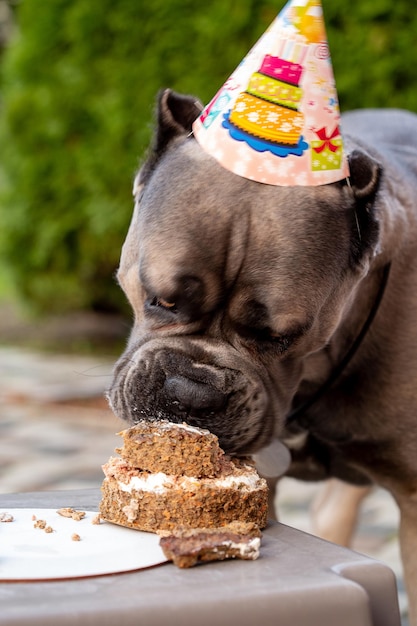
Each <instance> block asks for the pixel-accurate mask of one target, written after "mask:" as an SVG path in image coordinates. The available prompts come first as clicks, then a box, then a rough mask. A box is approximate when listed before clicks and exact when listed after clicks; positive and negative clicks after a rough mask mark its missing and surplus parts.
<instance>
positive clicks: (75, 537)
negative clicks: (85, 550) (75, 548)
mask: <svg viewBox="0 0 417 626" xmlns="http://www.w3.org/2000/svg"><path fill="white" fill-rule="evenodd" d="M71 539H72V540H73V541H81V537H80V535H78V534H77V533H72V535H71Z"/></svg>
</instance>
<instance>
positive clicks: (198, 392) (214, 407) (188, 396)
mask: <svg viewBox="0 0 417 626" xmlns="http://www.w3.org/2000/svg"><path fill="white" fill-rule="evenodd" d="M164 389H165V393H166V396H167V397H168V398H170V399H171V400H174V401H177V402H179V403H180V404H181V405H183V406H184V407H187V408H188V409H197V410H198V409H200V410H201V409H203V410H206V411H218V410H219V409H220V408H221V407H222V406H223V404H224V402H225V397H224V394H223V393H222V392H221V391H218V390H217V389H214V388H213V387H212V386H211V385H208V384H206V383H203V382H197V381H194V380H190V379H189V378H186V377H184V376H172V377H170V378H167V379H166V381H165V385H164Z"/></svg>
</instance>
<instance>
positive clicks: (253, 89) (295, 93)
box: [247, 72, 303, 110]
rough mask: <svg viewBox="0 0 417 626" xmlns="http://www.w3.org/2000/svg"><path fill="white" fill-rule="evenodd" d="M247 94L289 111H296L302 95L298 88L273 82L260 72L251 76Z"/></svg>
mask: <svg viewBox="0 0 417 626" xmlns="http://www.w3.org/2000/svg"><path fill="white" fill-rule="evenodd" d="M247 92H248V93H250V94H252V95H253V96H258V97H259V98H264V99H265V100H268V101H269V102H273V103H274V104H282V105H283V106H285V107H288V108H290V109H294V110H297V108H298V105H299V103H300V100H301V96H302V94H303V91H302V89H300V87H294V86H293V85H288V84H287V83H283V82H282V81H280V80H275V79H274V78H270V77H269V76H265V74H261V73H260V72H255V73H254V74H252V76H251V78H250V80H249V85H248V88H247Z"/></svg>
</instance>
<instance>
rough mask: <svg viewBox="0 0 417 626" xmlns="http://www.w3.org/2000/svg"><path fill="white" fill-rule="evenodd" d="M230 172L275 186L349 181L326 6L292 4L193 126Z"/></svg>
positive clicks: (310, 1)
mask: <svg viewBox="0 0 417 626" xmlns="http://www.w3.org/2000/svg"><path fill="white" fill-rule="evenodd" d="M193 132H194V136H195V138H196V139H197V141H198V142H199V143H200V145H201V147H202V148H203V149H204V150H205V151H206V152H208V153H209V154H210V155H212V156H213V157H214V158H215V159H217V161H218V162H219V163H220V164H221V165H222V166H223V167H225V168H226V169H228V170H230V171H232V172H234V173H235V174H238V175H239V176H243V177H244V178H249V179H250V180H255V181H258V182H260V183H265V184H269V185H282V186H294V185H323V184H327V183H332V182H336V181H338V180H342V179H344V178H346V177H347V176H348V175H349V169H348V164H347V159H346V155H345V154H344V150H343V139H342V136H341V133H340V111H339V103H338V98H337V92H336V86H335V81H334V76H333V68H332V64H331V59H330V53H329V47H328V43H327V36H326V31H325V27H324V20H323V11H322V6H321V2H320V0H290V1H289V2H288V3H287V4H286V6H285V7H284V8H283V10H282V11H281V12H280V13H279V15H278V17H277V18H276V19H275V20H274V22H273V23H272V24H271V26H270V27H269V28H268V30H267V31H266V32H265V33H264V35H263V36H262V37H261V38H260V39H259V41H258V42H257V43H256V44H255V46H254V47H253V48H252V50H251V51H250V52H249V54H248V55H247V56H246V57H245V58H244V59H243V61H242V62H241V63H240V65H239V66H238V67H237V68H236V70H235V71H234V72H233V74H232V75H231V76H230V78H229V79H228V80H227V81H226V83H225V84H224V85H223V87H222V88H221V89H220V91H219V92H218V93H217V94H216V96H215V97H214V98H213V100H212V101H211V102H210V103H209V104H208V105H207V107H206V108H205V109H204V110H203V112H202V114H201V115H200V117H199V118H198V119H197V120H196V121H195V122H194V125H193Z"/></svg>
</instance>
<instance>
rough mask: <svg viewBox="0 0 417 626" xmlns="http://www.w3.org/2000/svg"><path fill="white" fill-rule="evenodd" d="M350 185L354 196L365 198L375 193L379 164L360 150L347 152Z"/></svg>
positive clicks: (379, 170) (378, 176) (379, 171)
mask: <svg viewBox="0 0 417 626" xmlns="http://www.w3.org/2000/svg"><path fill="white" fill-rule="evenodd" d="M348 159H349V169H350V185H351V187H352V191H353V193H354V195H355V197H356V198H358V199H366V198H371V197H372V196H374V195H375V193H376V192H377V189H378V184H379V179H380V175H381V166H380V164H379V163H378V162H377V161H375V159H373V158H372V157H371V156H369V154H367V153H366V152H364V151H362V150H353V151H352V152H351V153H350V154H349V157H348Z"/></svg>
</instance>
